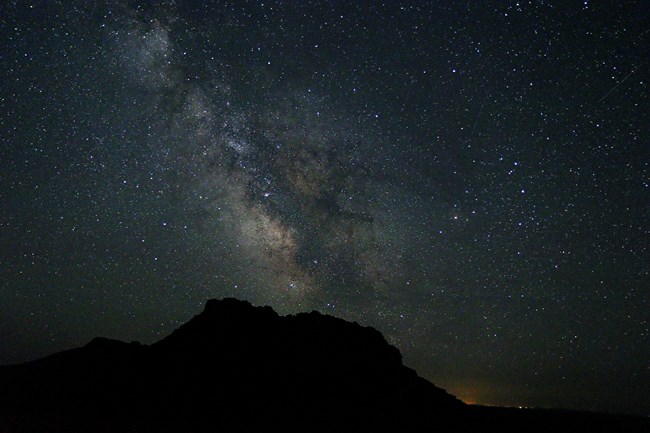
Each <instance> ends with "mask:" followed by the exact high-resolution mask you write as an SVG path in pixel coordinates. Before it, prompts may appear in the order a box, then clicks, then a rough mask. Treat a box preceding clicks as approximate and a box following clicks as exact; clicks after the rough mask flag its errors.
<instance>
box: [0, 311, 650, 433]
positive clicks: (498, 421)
mask: <svg viewBox="0 0 650 433" xmlns="http://www.w3.org/2000/svg"><path fill="white" fill-rule="evenodd" d="M649 427H650V424H649V423H648V420H647V419H643V418H632V417H618V416H608V415H598V414H581V413H570V412H550V411H530V410H506V409H489V408H475V407H469V406H466V405H464V404H463V403H461V402H460V401H458V400H457V399H456V398H455V397H453V396H451V395H449V394H447V393H446V392H445V391H444V390H442V389H439V388H437V387H435V386H434V385H432V384H431V383H430V382H428V381H426V380H424V379H422V378H420V377H419V376H417V374H416V373H415V372H414V371H413V370H411V369H409V368H407V367H404V366H403V365H402V360H401V355H400V353H399V351H398V350H397V349H396V348H394V347H392V346H390V345H389V344H388V343H386V341H385V340H384V338H383V336H382V335H381V334H380V333H379V332H378V331H376V330H374V329H372V328H366V327H362V326H360V325H358V324H356V323H350V322H346V321H344V320H341V319H337V318H334V317H331V316H325V315H322V314H319V313H317V312H312V313H309V314H298V315H295V316H286V317H280V316H278V315H277V314H276V313H275V312H274V311H273V310H272V309H271V308H270V307H253V306H251V305H250V304H249V303H248V302H243V301H238V300H235V299H224V300H221V301H217V300H210V301H208V302H207V304H206V307H205V310H204V311H203V313H201V314H199V315H198V316H195V317H194V318H193V319H192V320H190V321H189V322H188V323H186V324H184V325H183V326H181V327H180V328H179V329H177V330H176V331H174V332H173V333H172V334H171V335H169V336H168V337H166V338H164V339H163V340H161V341H159V342H157V343H155V344H153V345H151V346H145V345H140V344H138V343H131V344H128V343H123V342H120V341H115V340H109V339H104V338H96V339H94V340H93V341H91V342H90V343H89V344H88V345H86V346H85V347H83V348H79V349H73V350H69V351H66V352H61V353H58V354H56V355H53V356H50V357H47V358H44V359H41V360H38V361H34V362H30V363H26V364H22V365H17V366H5V367H1V368H0V432H5V431H6V432H75V431H79V432H81V431H83V432H159V431H168V432H171V431H174V432H192V431H213V432H233V431H241V432H244V431H246V432H251V431H265V432H268V431H284V432H288V431H301V432H326V431H328V432H329V431H355V432H377V431H379V432H383V431H386V432H388V431H391V432H398V431H400V432H401V431H414V432H415V431H418V432H421V431H572V432H575V431H607V430H608V429H609V431H626V432H630V431H644V432H646V431H649V430H648V428H649Z"/></svg>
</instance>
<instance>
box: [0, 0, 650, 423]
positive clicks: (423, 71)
mask: <svg viewBox="0 0 650 433" xmlns="http://www.w3.org/2000/svg"><path fill="white" fill-rule="evenodd" d="M82 3H83V4H82ZM649 11H650V10H649V9H648V8H647V5H646V4H645V3H644V2H641V1H631V2H623V3H620V2H607V1H605V2H600V1H599V2H595V1H575V2H573V1H571V2H548V1H538V2H537V1H536V2H533V1H530V2H528V1H519V2H515V1H505V2H462V3H453V2H401V1H394V2H393V1H386V2H374V1H359V2H338V1H299V2H298V1H296V2H278V1H232V2H230V1H220V2H211V1H204V2H202V1H191V0H177V1H174V0H167V1H162V2H153V1H140V2H136V1H126V0H102V1H97V2H71V1H65V0H64V1H57V2H53V1H31V2H30V1H22V0H17V1H7V2H3V3H2V4H1V5H0V182H1V184H2V187H1V188H0V240H1V245H2V248H1V250H0V363H3V364H4V363H11V362H22V361H26V360H29V359H34V358H36V357H39V356H44V355H46V354H49V353H52V352H54V351H58V350H62V349H65V348H68V347H71V346H78V345H82V344H85V343H86V342H87V341H89V340H90V339H91V338H92V337H94V336H96V335H104V336H107V337H112V338H119V339H123V340H139V341H142V342H145V343H150V342H153V341H156V340H157V339H159V338H160V337H161V336H164V335H166V334H167V333H169V332H170V331H171V330H173V329H174V328H176V327H177V326H178V325H179V324H181V323H183V322H185V321H186V320H187V319H189V318H190V317H191V316H192V315H193V314H197V313H198V312H199V311H200V310H201V308H202V305H203V303H204V302H205V300H206V299H207V298H212V297H224V296H234V297H238V298H242V299H247V300H249V301H251V302H252V303H254V304H257V305H271V306H272V307H273V308H274V309H276V310H277V311H278V312H280V313H282V314H287V313H293V312H298V311H310V310H312V309H317V310H319V311H321V312H324V313H328V314H333V315H336V316H339V317H342V318H345V319H348V320H356V321H358V322H360V323H361V324H364V325H368V326H373V327H375V328H377V329H379V330H380V331H381V332H382V333H384V335H385V336H386V338H387V339H388V340H389V341H390V342H391V343H392V344H394V345H396V346H397V347H398V348H399V349H400V350H401V351H402V353H403V355H404V361H405V363H406V364H407V365H409V366H411V367H413V368H415V369H416V370H417V371H418V373H419V374H420V375H422V376H424V377H426V378H427V379H429V380H431V381H432V382H433V383H435V384H436V385H438V386H441V387H444V388H446V389H447V390H448V391H449V392H451V393H453V394H455V395H457V396H458V397H459V398H461V399H463V400H464V401H467V402H471V403H480V404H488V405H507V406H538V407H562V408H573V409H587V410H599V411H610V412H634V413H648V412H649V411H650V400H649V399H648V398H649V397H648V396H649V395H650V393H648V389H647V384H648V383H650V374H649V370H648V359H650V349H649V348H650V344H649V343H650V339H649V335H650V334H649V333H650V331H649V323H648V322H649V319H650V314H649V313H648V311H650V310H649V309H648V289H650V279H649V274H648V269H649V268H648V263H650V254H649V252H648V245H649V244H650V242H649V240H650V237H649V236H648V234H649V226H648V211H649V203H650V200H649V199H648V198H649V197H648V192H649V187H650V177H649V166H648V164H649V161H650V143H649V139H648V132H649V126H648V125H650V122H649V118H648V96H649V95H648V80H649V79H650V77H649V76H648V68H649V67H650V63H649V62H648V59H649V58H650V57H649V54H650V53H649V52H648V46H650V45H649V44H648V43H649V38H650V33H649V31H648V30H647V29H648V28H650V27H649V24H650V13H649Z"/></svg>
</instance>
